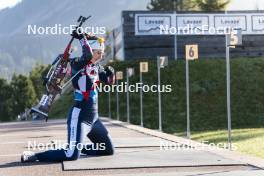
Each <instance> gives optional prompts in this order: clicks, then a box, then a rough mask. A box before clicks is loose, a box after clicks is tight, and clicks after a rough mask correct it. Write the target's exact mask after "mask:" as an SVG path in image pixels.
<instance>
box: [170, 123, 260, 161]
mask: <svg viewBox="0 0 264 176" xmlns="http://www.w3.org/2000/svg"><path fill="white" fill-rule="evenodd" d="M175 135H177V136H183V134H182V133H175ZM191 138H192V139H193V140H196V141H199V142H205V141H208V142H206V143H213V144H220V146H224V145H222V144H226V146H227V131H226V130H218V131H207V132H192V136H191ZM232 142H233V146H234V149H235V150H236V151H239V152H241V153H245V154H248V155H251V156H256V157H261V158H264V128H248V129H234V130H232Z"/></svg>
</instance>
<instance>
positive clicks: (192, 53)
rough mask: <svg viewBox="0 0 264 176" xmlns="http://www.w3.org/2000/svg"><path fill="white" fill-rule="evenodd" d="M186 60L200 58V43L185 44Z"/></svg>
mask: <svg viewBox="0 0 264 176" xmlns="http://www.w3.org/2000/svg"><path fill="white" fill-rule="evenodd" d="M185 57H186V60H195V59H198V45H186V46H185Z"/></svg>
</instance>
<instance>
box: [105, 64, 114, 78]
mask: <svg viewBox="0 0 264 176" xmlns="http://www.w3.org/2000/svg"><path fill="white" fill-rule="evenodd" d="M105 72H106V75H107V76H111V75H114V74H115V70H114V68H113V67H111V66H107V67H105Z"/></svg>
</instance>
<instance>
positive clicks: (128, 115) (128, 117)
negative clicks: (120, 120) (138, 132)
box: [126, 70, 130, 123]
mask: <svg viewBox="0 0 264 176" xmlns="http://www.w3.org/2000/svg"><path fill="white" fill-rule="evenodd" d="M126 77H127V90H126V91H127V122H128V123H130V107H129V90H128V87H129V73H128V70H127V71H126Z"/></svg>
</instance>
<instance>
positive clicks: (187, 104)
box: [185, 59, 191, 139]
mask: <svg viewBox="0 0 264 176" xmlns="http://www.w3.org/2000/svg"><path fill="white" fill-rule="evenodd" d="M185 63H186V64H185V67H186V68H185V69H186V111H187V138H188V139H190V137H191V131H190V95H189V92H190V88H189V61H188V59H186V61H185Z"/></svg>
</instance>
